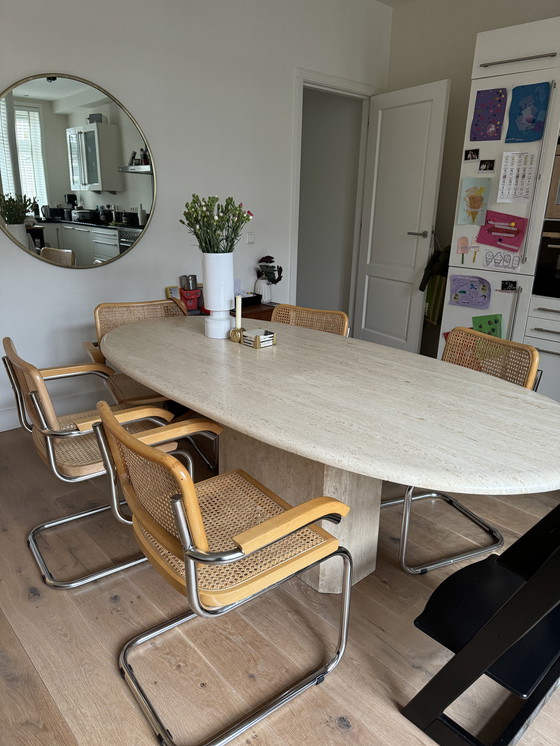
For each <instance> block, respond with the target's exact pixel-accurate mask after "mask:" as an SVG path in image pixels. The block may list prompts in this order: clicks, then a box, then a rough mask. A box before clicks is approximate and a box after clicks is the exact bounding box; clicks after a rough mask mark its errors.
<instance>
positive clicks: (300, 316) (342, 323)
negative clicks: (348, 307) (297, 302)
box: [270, 303, 348, 337]
mask: <svg viewBox="0 0 560 746" xmlns="http://www.w3.org/2000/svg"><path fill="white" fill-rule="evenodd" d="M270 320H271V321H278V322H280V323H281V324H291V325H292V326H304V327H305V328H307V329H317V330H319V331H321V332H330V333H331V334H340V335H341V336H342V337H346V336H347V335H348V316H347V315H346V314H345V313H344V311H320V310H317V309H315V308H302V307H301V306H290V305H288V304H286V303H281V304H279V305H278V306H274V309H273V311H272V316H271V319H270Z"/></svg>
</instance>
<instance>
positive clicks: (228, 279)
mask: <svg viewBox="0 0 560 746" xmlns="http://www.w3.org/2000/svg"><path fill="white" fill-rule="evenodd" d="M202 279H203V282H204V307H205V308H207V309H208V310H209V311H210V316H207V317H206V319H205V321H204V330H205V334H206V336H207V337H210V338H211V339H226V338H227V337H229V332H230V329H231V322H232V318H231V316H230V315H229V312H230V310H231V309H232V308H233V306H234V304H235V300H234V293H233V252H228V253H227V254H205V253H203V254H202Z"/></svg>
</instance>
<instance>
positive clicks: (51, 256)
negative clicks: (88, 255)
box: [39, 246, 76, 267]
mask: <svg viewBox="0 0 560 746" xmlns="http://www.w3.org/2000/svg"><path fill="white" fill-rule="evenodd" d="M39 256H40V257H41V258H42V259H48V261H49V262H53V263H54V264H60V266H62V267H74V266H75V265H76V254H75V253H74V251H73V250H72V249H58V248H55V247H54V246H43V248H42V249H41V251H40V252H39Z"/></svg>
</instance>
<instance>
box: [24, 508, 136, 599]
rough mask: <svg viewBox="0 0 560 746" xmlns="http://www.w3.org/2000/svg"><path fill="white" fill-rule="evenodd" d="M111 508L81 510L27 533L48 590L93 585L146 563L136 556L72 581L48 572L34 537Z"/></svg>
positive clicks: (28, 542) (30, 547) (29, 544)
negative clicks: (58, 577) (109, 576)
mask: <svg viewBox="0 0 560 746" xmlns="http://www.w3.org/2000/svg"><path fill="white" fill-rule="evenodd" d="M121 504H122V503H121ZM111 507H112V506H111V505H102V506H101V507H99V508H92V509H90V510H83V511H81V512H80V513H73V514H72V515H68V516H64V518H57V519H55V520H52V521H47V522H46V523H41V524H40V525H39V526H35V528H34V529H32V530H31V531H30V532H29V534H28V536H27V544H28V546H29V549H30V550H31V554H32V555H33V558H34V559H35V562H36V563H37V565H38V567H39V570H40V571H41V577H42V580H43V582H44V583H45V584H46V585H48V586H49V588H57V589H62V590H68V589H70V588H78V587H80V586H81V585H86V583H93V581H94V580H99V579H100V578H105V577H107V576H108V575H113V574H114V573H116V572H120V571H121V570H127V569H128V568H129V567H134V566H135V565H140V564H142V563H143V562H146V561H147V560H146V557H144V555H141V556H137V557H134V558H133V559H130V560H124V561H123V562H119V563H117V564H114V565H110V566H109V567H106V568H103V569H101V570H98V571H97V572H93V573H90V574H89V575H84V576H82V577H80V578H75V579H74V580H58V579H57V578H55V577H54V576H53V574H52V572H51V571H50V570H49V567H48V565H47V563H46V561H45V558H44V557H43V555H42V553H41V550H40V549H39V546H38V544H37V541H36V537H37V536H38V535H39V534H40V533H42V532H43V531H47V530H48V529H50V528H54V527H55V526H62V525H64V524H65V523H72V522H73V521H78V520H80V519H81V518H87V517H88V516H92V515H96V514H98V513H103V512H106V511H109V510H111Z"/></svg>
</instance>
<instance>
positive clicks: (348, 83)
mask: <svg viewBox="0 0 560 746" xmlns="http://www.w3.org/2000/svg"><path fill="white" fill-rule="evenodd" d="M304 88H314V89H316V90H320V91H324V92H325V93H336V94H338V95H342V96H349V97H352V98H358V99H361V100H362V128H361V134H360V154H359V160H358V184H357V190H356V211H355V216H354V241H353V246H352V268H351V274H350V292H349V308H348V316H349V320H350V329H352V325H353V315H354V308H355V305H356V303H355V296H356V282H357V273H358V256H359V247H360V232H361V219H362V210H363V199H364V180H365V166H366V163H365V160H366V158H365V156H366V152H367V130H368V120H369V102H370V99H371V97H372V96H374V95H375V94H376V93H381V92H382V90H381V89H377V88H375V87H374V86H372V85H369V84H368V83H361V82H359V81H356V80H347V79H345V78H339V77H336V76H334V75H328V74H326V73H320V72H317V71H314V70H306V69H304V68H296V80H295V104H294V154H293V168H292V172H293V181H292V209H291V213H292V221H291V222H292V225H291V230H290V292H289V302H290V303H292V304H295V302H296V292H297V264H298V250H299V247H298V234H299V199H300V177H301V141H302V127H303V91H304Z"/></svg>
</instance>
